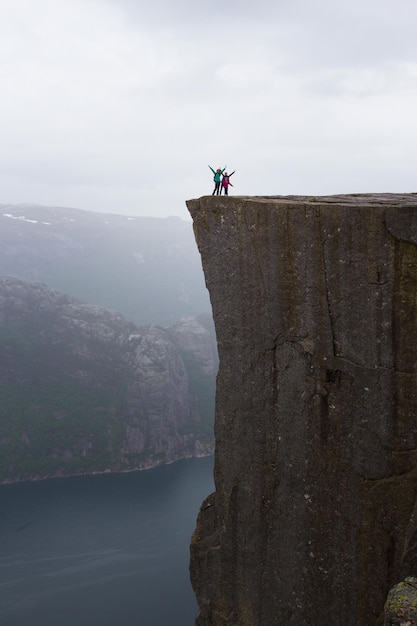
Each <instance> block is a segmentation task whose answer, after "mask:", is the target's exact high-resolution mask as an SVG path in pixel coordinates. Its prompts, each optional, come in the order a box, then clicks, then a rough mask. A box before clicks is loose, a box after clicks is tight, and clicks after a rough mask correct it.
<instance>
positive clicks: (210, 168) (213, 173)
mask: <svg viewBox="0 0 417 626" xmlns="http://www.w3.org/2000/svg"><path fill="white" fill-rule="evenodd" d="M209 168H210V169H211V171H212V172H213V174H215V173H216V172H215V171H214V169H213V168H212V167H211V165H209Z"/></svg>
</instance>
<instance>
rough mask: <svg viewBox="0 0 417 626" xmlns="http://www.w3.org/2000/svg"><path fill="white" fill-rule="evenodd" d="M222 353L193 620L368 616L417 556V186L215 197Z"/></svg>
mask: <svg viewBox="0 0 417 626" xmlns="http://www.w3.org/2000/svg"><path fill="white" fill-rule="evenodd" d="M187 206H188V208H189V211H190V213H191V216H192V218H193V220H194V232H195V237H196V241H197V244H198V248H199V250H200V253H201V256H202V261H203V269H204V273H205V277H206V284H207V286H208V289H209V292H210V298H211V303H212V308H213V314H214V322H215V327H216V333H217V341H218V350H219V357H220V368H219V374H218V379H217V395H216V418H215V439H216V452H215V486H216V491H215V493H213V494H211V495H210V496H208V498H207V499H206V500H205V502H204V503H203V505H202V507H201V510H200V513H199V517H198V522H197V528H196V530H195V533H194V536H193V539H192V545H191V563H190V569H191V579H192V584H193V587H194V590H195V592H196V596H197V599H198V603H199V606H200V612H199V616H198V617H197V622H196V623H197V624H198V625H199V626H203V625H204V626H209V625H210V626H226V625H227V626H238V625H239V626H265V625H266V624H268V626H274V625H286V626H288V625H291V624H293V625H297V626H318V625H321V624H331V625H333V624H338V625H342V626H358V625H359V626H371V625H372V624H376V623H377V621H378V620H379V619H382V613H383V607H384V602H385V599H386V596H387V593H388V590H389V588H390V587H391V586H392V585H394V584H395V583H396V582H398V581H399V580H401V578H402V577H404V576H408V575H413V574H415V570H416V567H417V527H416V525H417V517H416V514H417V509H416V494H417V427H416V426H417V384H416V383H417V380H416V378H417V350H416V346H417V194H408V195H395V194H382V195H371V194H370V195H350V196H331V197H317V198H315V197H279V196H277V197H253V198H250V197H229V198H226V197H221V198H212V197H203V198H200V199H199V200H190V201H188V202H187Z"/></svg>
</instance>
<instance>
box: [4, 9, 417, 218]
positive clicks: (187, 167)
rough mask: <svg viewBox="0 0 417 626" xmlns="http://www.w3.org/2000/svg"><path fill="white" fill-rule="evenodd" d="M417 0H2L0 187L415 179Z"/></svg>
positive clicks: (160, 187) (117, 188)
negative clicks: (223, 172)
mask: <svg viewBox="0 0 417 626" xmlns="http://www.w3.org/2000/svg"><path fill="white" fill-rule="evenodd" d="M416 23H417V2H416V0H345V1H344V2H341V1H340V0H256V1H255V0H252V1H251V2H249V1H247V0H228V1H227V2H224V3H221V2H209V1H207V0H206V1H205V2H202V1H200V0H152V1H151V2H149V1H146V2H145V1H142V0H0V55H1V63H0V86H1V91H0V93H1V97H0V204H4V203H22V202H25V203H35V204H45V205H52V206H71V207H76V208H82V209H88V210H94V211H103V212H112V213H122V214H126V215H151V216H152V215H153V216H158V217H165V216H169V215H178V216H180V217H182V218H185V219H189V216H188V213H187V211H186V208H185V200H186V199H188V198H196V197H200V196H202V195H207V194H210V193H211V191H212V188H213V184H212V174H211V172H210V170H209V169H208V165H209V164H210V165H211V166H213V167H214V168H216V167H218V166H222V167H223V166H224V165H227V168H228V169H229V171H232V170H236V173H235V175H234V176H233V179H232V182H233V183H234V187H232V189H231V193H232V194H234V195H277V194H313V195H317V194H329V193H355V192H412V191H417V184H416V164H417V43H416V41H417V37H416V34H415V27H416Z"/></svg>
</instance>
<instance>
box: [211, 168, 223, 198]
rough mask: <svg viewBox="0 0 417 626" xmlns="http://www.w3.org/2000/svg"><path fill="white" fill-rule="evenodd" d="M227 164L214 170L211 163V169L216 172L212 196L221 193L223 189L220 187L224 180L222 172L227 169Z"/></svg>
mask: <svg viewBox="0 0 417 626" xmlns="http://www.w3.org/2000/svg"><path fill="white" fill-rule="evenodd" d="M226 167H227V165H225V166H224V168H223V169H222V170H221V169H220V167H218V168H217V170H216V171H214V169H213V168H212V167H211V165H209V168H210V169H211V171H212V172H213V174H214V179H213V180H214V189H213V193H212V194H211V195H212V196H214V194H216V195H217V196H218V195H221V193H222V190H221V188H220V183H221V180H222V174H223V172H224V170H225V169H226Z"/></svg>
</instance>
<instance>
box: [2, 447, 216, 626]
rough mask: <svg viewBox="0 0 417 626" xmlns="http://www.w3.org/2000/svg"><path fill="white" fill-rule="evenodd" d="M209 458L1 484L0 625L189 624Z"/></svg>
mask: <svg viewBox="0 0 417 626" xmlns="http://www.w3.org/2000/svg"><path fill="white" fill-rule="evenodd" d="M212 472H213V459H212V458H207V459H190V460H186V461H179V462H178V463H174V464H172V465H168V466H165V467H160V468H156V469H153V470H147V471H143V472H134V473H129V474H106V475H100V476H80V477H76V478H62V479H51V480H47V481H42V482H33V483H20V484H15V485H0V624H1V626H193V624H194V619H195V614H196V612H197V606H196V602H195V599H194V594H193V591H192V589H191V585H190V582H189V574H188V559H189V544H190V538H191V534H192V532H193V530H194V527H195V520H196V517H197V513H198V509H199V506H200V504H201V502H202V500H203V499H204V498H205V497H206V496H207V495H208V494H209V493H210V492H211V491H213V479H212Z"/></svg>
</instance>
